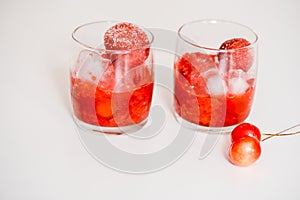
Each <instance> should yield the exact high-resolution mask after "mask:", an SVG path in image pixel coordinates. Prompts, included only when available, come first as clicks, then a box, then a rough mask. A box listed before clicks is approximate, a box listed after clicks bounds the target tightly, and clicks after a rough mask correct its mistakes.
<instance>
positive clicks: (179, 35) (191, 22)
mask: <svg viewBox="0 0 300 200" xmlns="http://www.w3.org/2000/svg"><path fill="white" fill-rule="evenodd" d="M195 23H206V24H217V23H223V24H233V25H237V26H240V27H243V28H245V29H247V30H248V31H249V32H250V33H251V34H253V36H254V40H253V41H252V42H250V45H248V46H245V47H241V48H236V49H217V48H212V47H206V46H202V45H198V44H195V43H193V42H191V41H189V40H187V39H185V38H184V35H183V34H182V30H183V29H184V28H185V27H186V26H188V25H191V24H195ZM177 34H178V37H179V38H180V39H181V40H183V41H184V42H186V43H188V44H190V45H192V46H194V47H197V48H201V49H205V50H208V51H216V52H224V53H225V52H234V51H239V50H242V49H248V48H252V47H253V46H255V45H257V43H258V36H257V34H256V33H255V32H254V31H253V30H252V29H251V28H250V27H248V26H246V25H244V24H241V23H238V22H234V21H230V20H222V19H200V20H194V21H190V22H187V23H184V24H183V25H182V26H180V28H179V29H178V31H177Z"/></svg>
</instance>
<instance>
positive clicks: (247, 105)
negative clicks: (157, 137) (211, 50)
mask: <svg viewBox="0 0 300 200" xmlns="http://www.w3.org/2000/svg"><path fill="white" fill-rule="evenodd" d="M195 56H197V59H196V61H197V64H198V67H196V66H194V65H193V64H194V63H195V62H196V61H195V60H192V59H195ZM203 56H204V55H200V53H192V54H185V55H183V56H182V57H181V58H180V59H179V60H178V61H177V62H176V63H175V77H174V78H175V91H174V92H175V105H174V106H175V111H176V113H177V114H178V115H179V116H180V117H182V118H183V119H185V120H187V121H189V122H192V123H194V124H198V125H201V126H207V127H224V126H231V125H235V124H238V123H240V122H242V121H244V120H245V119H246V118H247V116H248V115H249V113H250V109H251V105H252V101H253V96H254V90H255V85H254V82H255V81H254V79H253V78H249V79H246V80H244V78H243V77H242V75H241V74H243V75H244V74H245V73H243V72H241V70H240V71H239V70H236V71H235V72H234V73H227V75H224V76H223V75H222V74H221V73H220V72H219V69H218V67H217V65H215V64H214V63H213V56H206V57H203ZM210 57H211V58H212V60H211V61H209V60H207V59H210ZM186 58H188V59H190V61H191V60H192V61H191V62H189V63H187V60H186ZM200 59H202V61H201V62H200V63H199V60H200ZM200 64H201V68H199V66H200ZM201 70H203V71H201ZM208 70H210V71H213V72H214V73H215V75H214V76H215V77H216V79H215V80H217V82H216V83H213V84H215V85H217V84H219V83H221V84H223V85H222V88H221V89H222V90H223V91H224V92H222V90H220V89H219V90H220V91H217V92H211V91H212V89H210V87H212V86H214V85H213V84H212V85H209V84H210V83H209V80H208V78H207V76H206V74H207V73H208V72H206V71H208ZM209 78H210V77H209ZM218 80H219V81H218ZM239 81H240V82H239ZM234 82H237V83H234ZM243 85H245V86H243ZM235 87H238V88H237V89H236V88H235Z"/></svg>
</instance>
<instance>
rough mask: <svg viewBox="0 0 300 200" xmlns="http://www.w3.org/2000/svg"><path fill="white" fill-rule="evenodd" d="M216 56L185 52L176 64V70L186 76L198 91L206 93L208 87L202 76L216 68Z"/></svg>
mask: <svg viewBox="0 0 300 200" xmlns="http://www.w3.org/2000/svg"><path fill="white" fill-rule="evenodd" d="M216 68H217V65H216V63H215V60H214V56H212V55H209V54H203V53H200V52H193V53H185V54H184V55H183V56H182V57H181V58H180V59H179V60H178V61H177V63H176V64H175V70H176V71H177V72H178V73H180V74H181V77H179V78H180V79H182V78H183V77H184V79H185V81H184V82H186V81H188V82H189V84H190V85H191V86H192V88H194V90H195V92H196V93H205V92H206V87H205V82H204V79H203V77H202V75H203V73H204V72H206V71H208V70H210V69H216Z"/></svg>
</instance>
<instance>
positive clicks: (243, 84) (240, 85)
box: [228, 77, 249, 94]
mask: <svg viewBox="0 0 300 200" xmlns="http://www.w3.org/2000/svg"><path fill="white" fill-rule="evenodd" d="M228 87H229V93H230V94H243V93H245V92H246V90H247V89H248V88H249V84H248V83H247V80H245V79H243V78H242V77H235V78H231V79H229V81H228Z"/></svg>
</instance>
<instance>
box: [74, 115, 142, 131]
mask: <svg viewBox="0 0 300 200" xmlns="http://www.w3.org/2000/svg"><path fill="white" fill-rule="evenodd" d="M73 118H74V121H75V123H76V124H77V125H78V126H79V128H81V129H83V130H87V131H93V132H100V133H106V134H117V135H120V134H123V133H133V132H136V131H138V130H140V129H141V128H142V127H143V126H144V125H145V124H146V122H147V119H145V120H143V121H142V122H140V123H138V124H132V125H128V126H120V127H105V126H96V125H92V124H88V123H85V122H83V121H81V120H79V119H78V118H77V117H75V116H73Z"/></svg>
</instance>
